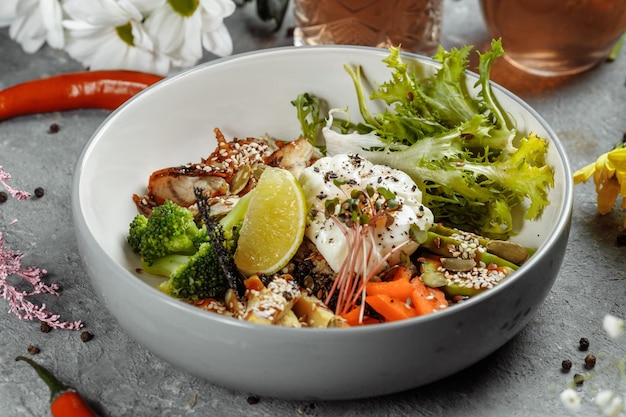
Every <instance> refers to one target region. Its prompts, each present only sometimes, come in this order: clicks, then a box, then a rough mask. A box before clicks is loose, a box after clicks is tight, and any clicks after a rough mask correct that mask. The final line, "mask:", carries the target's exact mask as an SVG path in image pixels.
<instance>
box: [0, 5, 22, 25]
mask: <svg viewBox="0 0 626 417" xmlns="http://www.w3.org/2000/svg"><path fill="white" fill-rule="evenodd" d="M17 2H18V0H2V1H0V28H1V27H5V26H9V25H10V24H11V22H12V21H13V19H15V16H16V14H17Z"/></svg>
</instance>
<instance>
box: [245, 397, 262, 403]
mask: <svg viewBox="0 0 626 417" xmlns="http://www.w3.org/2000/svg"><path fill="white" fill-rule="evenodd" d="M246 401H247V402H248V404H256V403H258V402H259V397H257V396H255V395H251V396H249V397H248V398H247V399H246Z"/></svg>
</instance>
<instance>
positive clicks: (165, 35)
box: [144, 5, 184, 55]
mask: <svg viewBox="0 0 626 417" xmlns="http://www.w3.org/2000/svg"><path fill="white" fill-rule="evenodd" d="M144 27H145V29H146V32H148V34H149V35H150V36H151V37H152V39H154V44H155V47H156V48H157V49H158V50H159V51H160V52H162V53H164V54H166V55H169V54H171V53H173V52H175V51H176V50H177V49H178V48H180V45H182V44H183V42H184V29H183V27H184V21H183V18H182V17H180V16H179V15H177V14H176V13H173V12H172V11H171V7H169V6H168V5H164V6H163V7H161V8H159V9H157V10H155V11H154V12H153V13H152V14H151V15H150V16H149V17H148V18H147V19H146V21H145V22H144Z"/></svg>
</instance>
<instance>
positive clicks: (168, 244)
mask: <svg viewBox="0 0 626 417" xmlns="http://www.w3.org/2000/svg"><path fill="white" fill-rule="evenodd" d="M249 195H250V194H247V195H246V196H244V197H242V198H241V199H240V201H239V202H238V203H237V204H236V205H235V207H233V209H232V210H231V212H230V213H228V214H227V215H226V216H224V217H223V218H222V219H221V220H219V222H217V226H218V227H216V223H215V221H216V220H215V221H213V220H211V222H212V224H211V228H207V226H206V224H202V225H198V224H197V223H196V221H195V220H194V216H193V213H192V212H191V211H190V210H189V209H187V208H184V207H181V206H178V205H176V204H175V203H173V202H171V201H167V202H165V203H164V204H162V205H160V206H157V207H155V208H154V210H153V211H152V214H151V215H150V217H146V216H144V215H141V214H139V215H137V216H136V217H135V218H134V219H133V221H132V222H131V223H130V227H129V235H128V238H127V240H128V243H129V244H130V246H131V247H132V248H133V250H135V251H136V252H137V253H138V254H139V255H141V265H142V269H143V270H144V271H145V272H147V273H149V274H153V275H159V276H163V277H166V278H168V279H167V281H165V282H163V283H162V284H161V285H159V289H160V290H161V291H163V292H165V293H166V294H168V295H171V296H173V297H176V298H180V299H186V300H198V299H203V298H219V297H220V296H223V295H224V293H225V292H226V290H227V289H228V288H229V286H230V284H229V281H232V277H229V276H227V274H226V273H225V272H224V268H223V261H224V259H229V260H230V259H232V255H233V253H234V252H235V248H236V244H237V238H238V236H239V229H240V228H241V224H242V223H243V217H244V214H245V212H246V209H247V207H248V202H249V199H250V198H249ZM207 230H212V232H211V233H212V235H209V232H208V231H207ZM216 238H217V239H219V240H218V242H219V243H220V246H221V249H219V250H216V249H215V248H214V247H213V245H212V243H211V242H212V241H215V239H216Z"/></svg>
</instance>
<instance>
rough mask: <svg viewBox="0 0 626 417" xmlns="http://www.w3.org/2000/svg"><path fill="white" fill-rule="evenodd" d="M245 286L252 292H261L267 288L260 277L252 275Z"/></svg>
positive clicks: (244, 283)
mask: <svg viewBox="0 0 626 417" xmlns="http://www.w3.org/2000/svg"><path fill="white" fill-rule="evenodd" d="M243 285H244V286H245V287H246V289H247V290H250V291H261V290H262V289H263V288H265V284H263V282H262V281H261V279H260V278H259V276H258V275H251V276H250V277H248V278H246V279H245V280H244V281H243Z"/></svg>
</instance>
